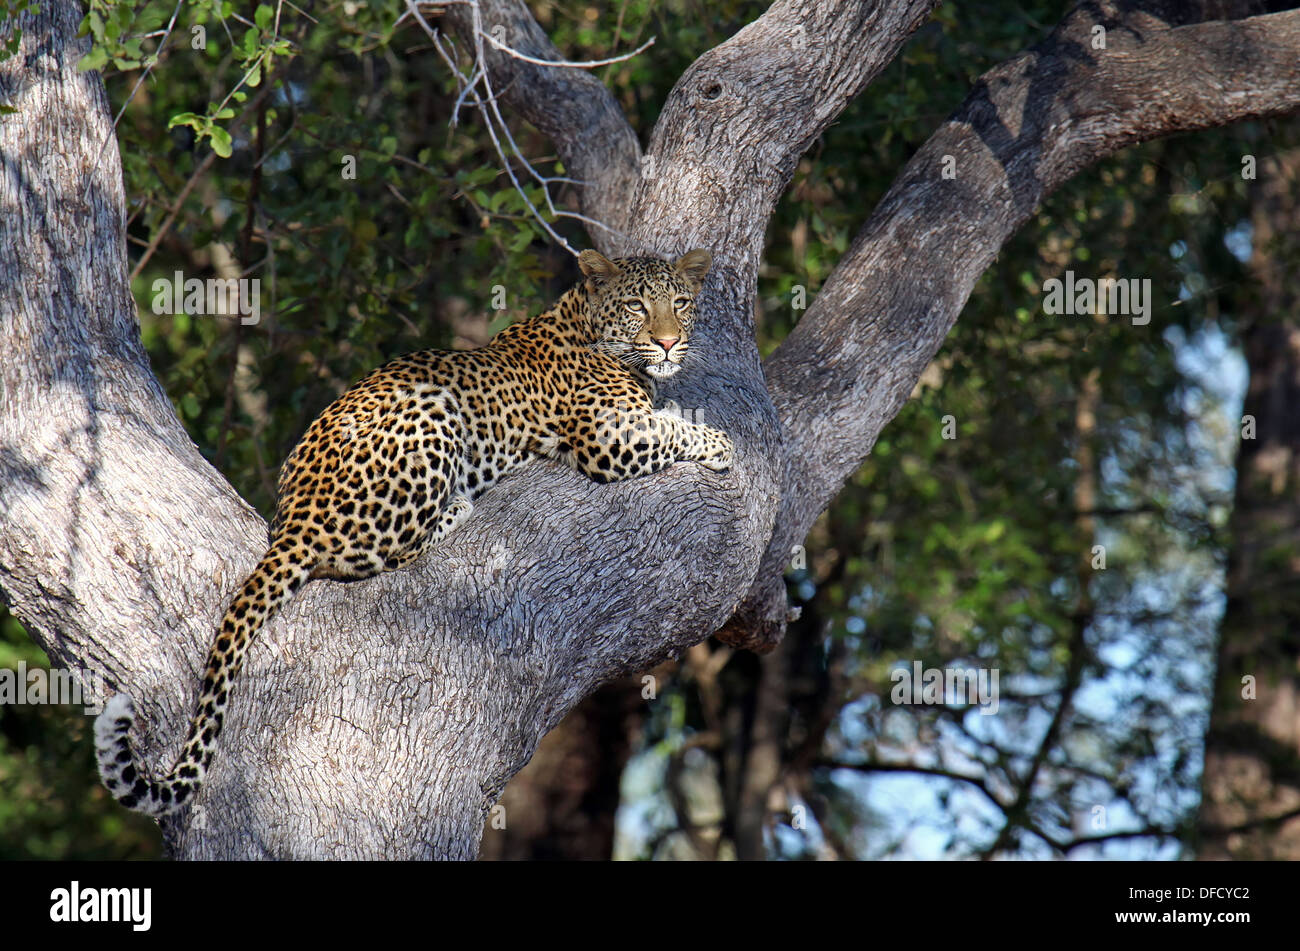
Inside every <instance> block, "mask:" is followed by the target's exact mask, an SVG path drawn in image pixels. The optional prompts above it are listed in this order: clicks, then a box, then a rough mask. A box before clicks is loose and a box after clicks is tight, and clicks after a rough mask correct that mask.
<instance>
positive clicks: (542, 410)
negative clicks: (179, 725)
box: [95, 251, 732, 816]
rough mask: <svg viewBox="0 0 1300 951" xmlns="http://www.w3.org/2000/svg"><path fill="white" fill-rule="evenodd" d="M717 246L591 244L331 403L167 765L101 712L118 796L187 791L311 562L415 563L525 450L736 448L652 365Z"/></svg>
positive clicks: (101, 754) (686, 455)
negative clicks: (694, 415)
mask: <svg viewBox="0 0 1300 951" xmlns="http://www.w3.org/2000/svg"><path fill="white" fill-rule="evenodd" d="M710 264H711V257H710V255H709V253H708V252H707V251H692V252H690V253H689V254H686V255H684V256H683V257H681V258H680V259H678V260H677V261H674V262H668V261H659V260H654V259H649V258H638V259H619V260H615V261H610V260H607V259H606V258H604V257H602V256H601V255H600V254H598V253H596V252H595V251H584V252H583V253H582V255H581V256H580V257H579V265H580V267H581V268H582V271H583V274H584V275H585V276H586V277H585V280H583V281H582V282H581V283H579V284H578V285H577V286H575V287H573V288H572V289H570V290H569V291H568V292H567V293H565V294H564V296H563V297H561V298H560V300H559V301H558V302H557V303H556V305H555V306H554V307H553V308H551V309H550V310H549V311H547V312H545V313H543V314H540V315H539V316H536V317H533V318H530V319H528V320H524V321H521V322H519V323H516V324H514V325H512V326H510V327H507V328H506V329H505V330H503V331H501V333H499V334H497V336H496V337H495V338H494V339H493V340H492V342H491V343H489V344H488V345H487V346H486V347H483V348H482V349H480V350H474V351H470V352H465V353H449V352H445V351H440V350H425V351H422V352H420V353H413V354H409V355H408V356H405V357H401V358H399V359H397V360H393V361H392V362H391V363H388V364H386V365H385V366H382V367H380V368H379V369H378V370H375V371H374V372H373V373H371V374H370V375H369V376H368V377H366V378H365V379H363V380H362V381H361V382H359V383H357V384H356V385H354V386H353V387H352V388H351V389H349V390H348V391H347V392H345V393H344V394H343V395H342V396H340V397H339V398H338V399H337V400H335V401H334V402H333V403H332V404H331V405H330V406H329V407H327V408H326V409H325V411H324V412H323V413H321V415H320V416H319V417H318V418H317V419H316V420H315V421H314V422H313V423H312V424H311V425H310V426H309V427H308V428H307V432H306V433H305V434H304V436H303V437H302V440H301V441H300V442H299V443H298V445H297V446H296V447H295V448H294V449H293V451H292V452H291V453H290V454H289V458H288V459H286V460H285V463H284V466H283V467H282V468H281V470H280V482H279V491H278V498H277V502H276V509H275V518H274V519H273V521H272V523H271V537H270V545H269V547H268V549H267V552H266V554H265V555H264V556H263V557H262V560H261V561H260V562H259V563H258V565H257V567H256V569H254V571H253V573H252V574H251V575H249V576H248V578H247V580H245V581H244V582H243V584H242V585H241V586H240V588H239V591H238V593H237V594H236V595H235V597H234V600H233V601H232V602H231V603H230V607H229V609H228V610H227V612H226V615H225V618H224V620H222V622H221V628H220V630H219V631H218V632H217V635H216V638H215V640H214V642H213V644H212V648H211V650H210V652H209V654H208V660H207V665H206V668H205V670H204V674H203V683H202V687H201V690H200V693H199V701H198V705H197V708H196V710H195V712H194V716H193V718H192V720H191V722H190V728H189V734H188V736H187V738H186V740H185V744H184V746H183V747H182V749H181V753H180V756H179V758H178V759H177V760H176V763H175V765H174V766H173V768H172V770H171V772H170V773H168V774H167V776H166V777H164V778H162V779H158V780H153V779H150V778H149V776H148V775H147V774H146V772H145V771H144V769H143V768H142V767H141V766H140V764H139V763H138V762H137V760H136V759H135V757H134V754H133V752H132V749H131V745H130V739H129V734H130V731H131V727H132V725H133V723H134V719H135V717H134V712H133V709H132V705H131V700H130V698H129V697H127V696H126V695H125V694H119V695H117V696H115V697H113V698H112V700H110V701H109V703H108V705H107V706H106V707H105V709H104V712H103V713H102V714H101V715H100V717H99V719H98V720H97V721H96V724H95V743H96V753H97V757H98V760H99V768H100V774H101V776H102V777H103V780H104V784H105V785H106V786H107V787H108V789H109V790H110V792H112V794H113V795H114V796H115V797H116V798H117V800H118V801H119V802H121V803H122V805H124V806H126V807H128V808H130V809H135V810H137V811H139V812H143V813H146V814H148V815H152V816H161V815H165V814H167V813H169V812H172V811H174V810H176V809H178V808H179V807H181V806H182V805H184V804H185V803H186V802H187V801H190V800H193V798H194V796H195V795H196V793H197V791H198V789H199V787H200V786H201V784H202V783H203V778H204V775H205V774H206V772H207V770H208V767H209V765H210V763H211V761H212V755H213V751H214V749H215V747H216V740H217V737H218V735H219V734H220V733H221V726H222V723H223V721H224V720H225V716H226V709H227V706H228V703H229V698H230V690H231V687H232V685H233V683H234V680H235V677H236V676H237V675H238V673H239V669H240V666H241V665H242V664H243V662H244V657H245V655H246V653H247V651H248V647H249V645H250V644H251V642H252V641H253V639H254V638H255V637H256V636H257V633H258V632H259V631H260V630H261V629H262V627H263V626H264V625H265V624H266V623H267V621H268V620H269V619H270V618H271V616H272V615H273V614H274V613H275V612H276V611H277V610H278V609H279V608H280V607H281V606H282V605H283V604H284V603H285V602H286V601H288V600H289V599H290V598H291V597H293V595H294V594H295V593H297V591H298V590H299V589H300V588H301V587H302V586H303V585H304V584H305V583H306V582H307V581H309V580H311V579H314V578H331V579H335V580H339V581H354V580H358V579H362V578H370V577H373V576H374V575H377V574H379V573H380V572H382V571H391V570H393V569H397V568H402V567H404V566H406V565H409V564H410V563H411V562H413V561H415V560H416V559H417V558H419V557H420V556H421V555H422V554H424V552H426V551H427V550H428V549H429V548H431V547H432V546H434V545H436V544H437V543H438V542H439V541H441V540H442V539H443V538H445V537H446V535H447V533H448V532H451V531H452V530H453V529H455V528H456V527H457V526H458V525H460V524H462V523H463V522H464V521H465V519H467V518H468V517H469V516H470V513H471V512H472V511H473V509H474V505H473V500H474V499H475V498H477V497H478V496H480V495H482V494H483V493H484V492H485V491H487V490H488V489H489V488H490V487H491V486H492V485H493V484H494V483H495V482H496V481H497V480H499V479H500V478H501V477H502V476H503V475H505V474H506V473H507V472H509V471H510V470H511V469H514V468H515V467H517V466H519V465H520V464H521V463H523V462H524V461H525V460H526V459H528V458H529V457H530V456H533V455H544V456H551V457H553V458H558V459H562V460H564V461H566V462H568V463H569V464H570V465H571V466H573V467H574V468H576V469H578V470H579V471H581V472H583V473H585V474H586V475H588V476H590V477H591V478H592V479H594V480H596V481H597V482H609V481H614V480H620V479H629V478H633V477H635V476H638V475H645V474H648V473H652V472H657V471H658V470H660V469H662V468H664V467H665V466H668V465H670V464H672V463H673V462H676V461H679V460H692V461H696V462H699V463H701V464H703V465H705V466H708V467H709V468H711V469H717V470H722V469H726V468H727V467H728V466H730V464H731V452H732V447H731V442H730V440H729V439H728V438H727V436H726V435H725V434H724V433H722V432H720V431H718V430H716V429H712V428H710V427H708V426H704V425H700V424H698V423H693V422H689V421H687V420H685V419H682V418H681V417H680V416H678V415H676V414H673V413H671V412H666V411H662V410H661V411H656V410H655V408H654V403H653V400H654V394H655V388H656V381H659V380H665V379H667V378H669V377H671V376H672V375H674V374H675V373H676V372H677V370H678V368H679V367H680V366H681V363H682V360H683V357H684V356H685V355H686V353H687V352H688V350H687V348H688V345H689V340H690V335H691V330H692V327H693V324H694V319H695V303H694V299H695V295H696V293H697V292H698V291H699V288H700V284H701V282H702V281H703V279H704V275H705V274H706V273H707V271H708V268H709V266H710Z"/></svg>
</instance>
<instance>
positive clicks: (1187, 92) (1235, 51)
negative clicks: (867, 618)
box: [729, 3, 1300, 646]
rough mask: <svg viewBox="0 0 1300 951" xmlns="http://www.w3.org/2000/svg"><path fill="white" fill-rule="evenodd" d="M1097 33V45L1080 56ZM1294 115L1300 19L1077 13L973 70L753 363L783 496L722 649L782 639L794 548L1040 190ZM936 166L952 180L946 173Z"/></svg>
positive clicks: (1106, 10) (1104, 6) (1106, 9)
mask: <svg viewBox="0 0 1300 951" xmlns="http://www.w3.org/2000/svg"><path fill="white" fill-rule="evenodd" d="M1096 25H1101V26H1104V27H1105V29H1106V33H1105V36H1106V48H1105V49H1094V48H1093V44H1092V37H1093V35H1094V34H1093V27H1094V26H1096ZM1297 107H1300V11H1288V12H1283V13H1275V14H1271V15H1268V16H1257V17H1250V18H1248V19H1244V20H1238V21H1232V22H1210V23H1197V24H1191V25H1185V26H1179V27H1174V28H1170V26H1169V25H1168V24H1167V23H1166V22H1162V21H1161V20H1159V19H1157V18H1156V17H1154V16H1152V15H1151V14H1150V13H1146V12H1142V11H1129V12H1121V11H1120V9H1119V8H1118V6H1117V5H1116V4H1113V3H1088V4H1084V5H1083V6H1082V7H1080V8H1078V9H1076V10H1075V11H1074V12H1073V13H1071V14H1070V15H1069V16H1068V17H1067V18H1066V19H1065V20H1064V21H1063V22H1062V23H1061V25H1060V26H1059V27H1058V28H1057V29H1056V30H1055V31H1054V32H1053V33H1052V34H1051V36H1050V37H1049V38H1048V39H1047V40H1046V41H1044V42H1043V43H1042V44H1040V45H1038V46H1036V47H1034V48H1033V49H1030V50H1028V51H1026V52H1025V53H1022V54H1020V55H1019V56H1016V57H1015V58H1013V59H1011V60H1009V61H1007V62H1005V63H1003V64H1001V65H1000V66H998V67H996V68H994V69H992V70H990V71H989V72H988V73H986V74H985V75H984V76H983V77H982V78H981V79H980V80H979V82H978V83H977V84H976V86H975V88H974V89H973V90H972V92H971V94H970V95H969V96H968V97H967V99H966V102H965V103H964V104H963V105H962V107H961V108H960V109H959V110H958V111H957V112H956V113H955V114H954V115H953V116H952V118H951V119H949V120H948V121H947V122H946V123H945V124H944V125H943V126H942V127H941V128H940V129H939V130H938V131H937V132H936V133H935V134H934V135H933V136H932V137H931V138H930V140H929V141H928V142H926V144H925V145H924V146H923V147H922V148H921V149H920V150H919V151H918V152H917V154H916V155H915V156H914V157H913V159H912V160H911V161H910V162H909V163H908V165H907V166H906V167H905V168H904V170H903V172H902V173H901V174H900V175H899V177H898V179H897V181H896V182H895V184H894V185H893V187H892V188H891V189H890V191H889V193H888V194H887V195H886V196H885V197H884V199H883V200H882V201H881V203H880V205H879V207H877V208H876V210H875V212H874V214H873V215H872V216H871V218H870V219H869V220H868V222H867V224H866V225H865V227H864V228H863V229H862V231H861V232H860V233H859V234H858V236H857V238H856V239H855V240H854V242H853V245H852V246H851V248H850V249H849V251H848V253H847V254H846V255H845V256H844V258H843V259H842V260H841V261H840V263H839V265H838V266H837V268H836V270H835V271H834V273H832V275H831V277H830V278H829V279H828V280H827V282H826V284H825V286H824V287H823V288H822V291H821V293H820V294H819V295H818V297H817V300H816V301H815V302H814V304H813V306H812V307H811V308H809V310H808V312H807V314H806V315H805V316H804V318H803V320H802V321H801V322H800V323H799V325H798V327H796V328H795V330H794V331H793V332H792V333H791V334H790V336H789V337H788V338H787V339H786V341H785V342H784V343H783V344H782V345H781V346H780V347H779V348H778V350H777V351H776V352H775V353H773V354H772V356H771V357H770V358H769V359H768V360H767V361H766V364H765V366H764V370H765V372H766V374H767V380H768V384H769V387H770V389H771V393H772V398H773V401H774V402H775V404H776V406H777V409H778V412H779V414H780V418H781V424H782V430H783V432H784V434H785V439H786V443H785V454H784V458H785V461H786V465H787V469H786V473H785V478H784V487H785V488H784V493H783V499H782V510H781V515H780V517H779V519H778V524H777V529H776V531H775V532H774V534H773V538H772V542H771V544H770V545H769V547H768V551H767V554H766V556H765V558H764V564H763V568H762V569H761V570H760V573H759V577H758V579H757V581H756V582H755V586H754V588H753V590H752V591H751V592H750V594H749V596H748V597H747V598H746V602H745V605H744V606H743V608H742V610H741V612H740V615H739V617H737V618H736V619H734V620H733V621H732V623H731V624H730V625H729V627H730V628H731V629H732V630H733V631H734V632H736V633H735V635H734V636H733V641H738V642H740V643H746V644H749V645H751V646H752V645H761V644H762V643H764V642H765V641H766V642H770V641H771V640H772V639H774V638H778V637H780V636H781V632H782V631H783V629H784V624H785V611H786V599H785V593H784V586H783V584H782V583H781V576H782V573H783V570H784V566H785V563H786V561H787V560H788V558H789V552H790V548H791V546H792V545H794V544H796V543H798V542H800V541H801V540H802V539H803V538H804V536H805V535H806V534H807V532H808V529H809V528H810V527H811V526H812V523H813V522H814V521H815V519H816V518H817V516H818V514H820V512H821V511H823V510H824V509H825V507H826V506H827V505H828V504H829V503H830V501H831V499H832V498H833V497H834V496H835V494H836V493H837V492H838V491H839V489H840V487H841V486H842V485H843V484H844V482H845V480H846V479H847V478H848V477H849V476H850V475H851V474H852V473H853V471H854V470H855V469H857V467H858V466H859V465H861V463H862V460H863V459H864V458H865V457H866V455H867V454H868V453H869V452H870V451H871V447H872V446H873V445H874V444H875V441H876V437H877V436H878V435H879V433H880V430H881V429H882V428H883V427H884V425H885V424H886V423H887V422H889V420H891V419H892V418H893V417H894V416H895V415H896V414H897V412H898V410H899V409H900V408H901V406H902V404H903V403H904V402H905V401H906V399H907V397H908V394H909V393H911V391H912V388H913V386H914V385H915V383H916V381H917V379H918V378H919V377H920V374H921V372H922V370H924V368H925V366H926V365H927V364H928V363H929V361H930V359H931V358H932V357H933V356H934V354H935V352H936V351H937V350H938V349H939V346H940V344H941V343H942V342H943V339H944V337H945V336H946V335H947V333H948V330H949V329H950V328H951V327H952V325H953V323H954V322H955V321H956V319H957V315H958V313H959V312H960V311H961V308H962V306H963V305H964V304H965V302H966V299H967V297H968V296H969V295H970V292H971V289H972V288H973V287H974V285H975V282H976V280H977V279H978V278H979V276H980V274H982V273H983V272H984V270H985V269H986V268H987V267H988V266H989V265H990V264H991V263H992V262H993V259H994V257H995V256H996V255H997V253H998V250H999V249H1000V248H1001V247H1002V245H1003V243H1004V242H1005V241H1006V240H1007V239H1008V238H1009V237H1010V236H1011V235H1012V234H1013V233H1014V232H1015V231H1016V229H1017V228H1019V227H1020V225H1021V224H1023V223H1024V222H1025V221H1026V220H1027V219H1028V217H1029V215H1030V214H1032V213H1033V211H1034V209H1035V208H1037V207H1038V205H1039V203H1040V202H1042V200H1043V199H1044V198H1045V197H1046V196H1047V195H1048V194H1050V193H1051V192H1052V190H1053V189H1055V188H1057V187H1058V186H1059V185H1060V184H1061V183H1062V182H1065V181H1066V180H1067V179H1069V178H1070V177H1071V176H1073V175H1075V174H1076V173H1078V172H1079V171H1080V170H1081V169H1083V168H1085V167H1087V166H1088V165H1089V164H1091V163H1093V162H1095V161H1097V160H1098V159H1101V158H1103V157H1105V156H1107V155H1110V154H1112V153H1113V152H1115V151H1117V150H1119V149H1121V148H1123V147H1125V146H1127V145H1130V144H1133V143H1135V142H1141V141H1145V140H1148V139H1154V138H1158V137H1160V136H1163V135H1168V134H1170V133H1174V132H1182V131H1188V130H1194V129H1204V128H1208V127H1211V126H1216V125H1223V124H1226V123H1230V122H1234V121H1238V120H1241V119H1246V118H1251V117H1258V116H1268V115H1275V114H1279V113H1283V112H1288V111H1291V110H1293V109H1295V108H1297ZM946 156H951V157H952V159H953V160H954V161H955V171H956V175H955V177H954V178H951V179H945V178H943V177H942V174H941V172H942V169H943V165H944V160H945V157H946ZM743 632H747V633H743Z"/></svg>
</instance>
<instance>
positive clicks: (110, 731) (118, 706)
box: [95, 693, 135, 747]
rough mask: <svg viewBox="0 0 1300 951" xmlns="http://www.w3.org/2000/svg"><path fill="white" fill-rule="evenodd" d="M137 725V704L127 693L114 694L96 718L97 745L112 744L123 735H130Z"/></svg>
mask: <svg viewBox="0 0 1300 951" xmlns="http://www.w3.org/2000/svg"><path fill="white" fill-rule="evenodd" d="M134 724H135V704H134V703H132V702H131V697H130V695H128V694H125V693H117V694H114V695H113V696H112V697H111V698H110V699H109V701H108V703H106V704H104V709H103V710H101V711H100V713H99V716H97V717H95V745H96V746H99V747H102V746H104V745H105V744H108V743H112V742H113V741H115V740H116V739H117V738H118V737H119V736H120V735H121V734H123V733H129V732H130V731H131V727H132V726H133V725H134Z"/></svg>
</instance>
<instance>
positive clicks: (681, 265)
mask: <svg viewBox="0 0 1300 951" xmlns="http://www.w3.org/2000/svg"><path fill="white" fill-rule="evenodd" d="M712 266H713V255H712V254H710V253H709V252H708V251H705V250H704V249H703V248H696V249H695V250H694V251H687V252H686V253H685V254H683V255H682V256H681V257H680V258H678V259H677V273H678V274H680V275H681V276H682V277H684V278H686V280H688V281H689V282H690V283H691V286H692V287H694V288H695V290H697V291H698V290H699V289H700V288H701V287H702V286H703V285H704V275H706V274H708V273H709V268H710V267H712Z"/></svg>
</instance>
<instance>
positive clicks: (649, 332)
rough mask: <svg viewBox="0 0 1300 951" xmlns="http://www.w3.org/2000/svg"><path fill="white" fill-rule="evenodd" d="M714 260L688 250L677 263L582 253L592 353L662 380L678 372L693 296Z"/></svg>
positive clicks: (692, 322) (580, 260)
mask: <svg viewBox="0 0 1300 951" xmlns="http://www.w3.org/2000/svg"><path fill="white" fill-rule="evenodd" d="M712 263H713V255H711V254H710V253H709V252H708V251H702V250H700V251H689V252H687V253H686V254H683V255H682V256H681V257H680V258H678V259H677V260H676V261H660V260H658V259H657V258H616V259H615V260H613V261H611V260H609V259H608V258H606V257H605V256H604V255H602V254H600V253H599V252H598V251H583V252H582V254H580V255H578V266H579V267H580V268H582V273H583V274H584V275H586V285H587V318H588V321H589V322H590V326H591V332H592V339H593V343H592V345H591V346H592V349H594V350H598V351H600V352H603V353H607V354H609V355H610V356H612V357H615V358H616V359H618V360H620V361H622V362H623V363H625V364H627V365H628V366H630V367H633V368H634V369H636V370H639V371H640V372H642V373H645V374H646V375H648V376H651V377H653V378H654V379H656V380H666V379H668V378H669V377H670V376H672V375H673V374H675V373H676V372H677V371H678V369H680V368H681V364H682V359H683V358H684V357H685V356H686V352H687V348H688V347H689V345H690V339H691V330H692V328H693V327H694V326H695V295H696V294H697V293H699V290H700V285H701V284H703V283H704V275H705V274H707V273H708V272H709V265H711V264H712Z"/></svg>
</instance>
